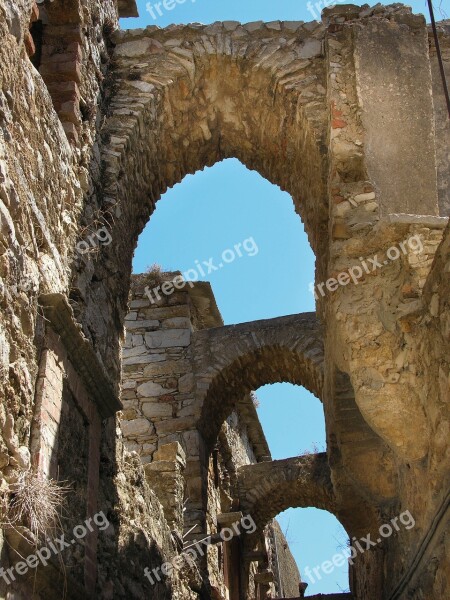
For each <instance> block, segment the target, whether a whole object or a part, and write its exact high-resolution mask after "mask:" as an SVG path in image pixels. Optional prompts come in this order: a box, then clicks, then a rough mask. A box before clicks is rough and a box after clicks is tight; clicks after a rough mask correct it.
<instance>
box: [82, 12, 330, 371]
mask: <svg viewBox="0 0 450 600" xmlns="http://www.w3.org/2000/svg"><path fill="white" fill-rule="evenodd" d="M324 36H325V28H324V27H323V25H321V24H318V23H309V24H302V23H288V22H286V23H280V24H275V25H274V24H272V25H270V24H269V25H267V26H266V25H263V24H258V26H257V27H255V26H253V25H247V26H242V25H239V24H237V23H234V24H230V23H216V24H214V25H210V26H199V25H195V24H194V25H188V26H171V27H168V28H167V29H164V30H160V29H159V28H155V27H150V28H147V29H145V30H137V31H123V32H118V33H117V35H116V38H115V43H116V47H115V54H114V57H113V61H114V69H113V73H112V75H113V77H114V78H115V86H116V92H115V94H114V95H113V97H112V98H111V101H110V104H109V116H108V117H107V118H106V119H105V122H104V125H103V128H102V132H101V139H102V145H101V147H100V151H101V155H100V156H99V159H100V161H101V162H100V165H98V166H97V167H96V169H97V171H98V174H99V177H100V178H101V182H102V185H103V193H102V197H101V198H100V199H98V198H97V201H98V206H97V208H98V209H99V210H100V211H103V212H105V213H109V214H111V213H112V218H111V228H110V229H111V231H110V232H111V236H112V239H113V243H111V244H109V245H107V246H104V247H101V248H100V250H101V256H100V257H99V258H98V260H96V261H85V262H84V263H83V262H82V261H79V264H78V265H77V268H76V273H75V279H74V282H73V288H74V289H76V290H78V291H77V294H78V297H75V298H74V300H75V301H77V302H78V301H79V298H80V297H81V298H82V299H83V302H82V303H79V304H80V305H81V304H82V305H85V306H87V307H90V306H97V305H99V304H102V305H103V306H105V305H109V308H108V309H107V311H105V312H104V314H103V315H102V318H101V319H99V318H98V316H97V315H95V314H93V312H94V311H90V310H89V309H88V310H87V311H86V312H85V313H84V315H83V316H82V320H83V321H84V325H85V329H86V330H87V331H91V330H92V331H93V332H94V335H95V337H96V342H97V343H98V345H99V351H100V353H101V354H102V355H105V356H106V357H107V360H108V361H109V363H110V364H109V365H108V368H111V369H113V370H117V371H118V363H117V355H118V340H115V339H114V338H113V336H111V335H110V332H111V331H112V330H113V328H117V325H118V324H119V327H120V324H121V323H122V322H123V319H124V316H125V313H126V301H127V296H128V291H129V284H130V282H129V275H130V273H131V261H132V255H133V251H134V248H135V246H136V244H137V239H138V235H139V234H140V232H141V231H142V229H143V228H144V226H145V225H146V223H147V222H148V219H149V218H150V216H151V214H152V212H153V210H154V208H155V204H156V202H157V200H158V199H159V198H160V197H161V195H162V194H164V192H165V191H166V190H167V189H168V188H169V187H172V186H173V185H175V184H176V183H178V182H180V181H181V180H182V179H183V178H184V177H185V176H186V175H187V174H190V173H194V172H196V171H198V170H201V169H203V168H205V167H206V166H212V165H213V164H215V163H216V162H218V161H221V160H223V159H225V158H231V157H235V158H237V159H238V160H239V161H240V162H242V163H243V164H244V165H245V166H246V167H248V168H249V169H252V170H256V171H258V172H259V173H260V174H261V175H262V176H263V177H265V178H266V179H268V180H269V181H270V182H272V183H274V184H276V185H279V186H280V187H281V188H282V189H283V190H286V191H288V192H289V193H290V194H291V196H292V198H293V201H294V206H295V210H296V211H297V212H298V213H299V214H301V217H302V220H303V221H304V223H305V228H306V231H307V233H308V237H309V240H310V243H311V246H312V247H313V250H314V251H315V253H316V254H317V255H319V256H321V257H322V258H321V259H320V260H319V262H318V269H320V268H322V269H324V262H325V258H326V252H325V248H326V243H327V242H326V240H327V236H328V212H327V193H326V179H327V172H328V168H327V157H328V153H327V144H326V140H327V130H328V117H327V103H326V65H325V58H324ZM212 201H213V199H212ZM95 202H96V200H95V197H94V194H93V197H92V201H91V202H90V203H89V210H90V211H93V210H94V209H95V206H94V205H93V203H95ZM80 263H81V264H80ZM106 280H107V282H108V283H107V284H106V285H105V284H104V282H105V281H106ZM91 283H93V285H90V284H91ZM105 294H106V296H107V298H105ZM105 300H107V302H105ZM82 310H83V309H81V311H82ZM111 325H113V327H112V326H111Z"/></svg>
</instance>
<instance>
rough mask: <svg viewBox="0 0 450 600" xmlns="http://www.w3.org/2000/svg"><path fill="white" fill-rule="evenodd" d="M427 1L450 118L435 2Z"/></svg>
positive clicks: (449, 97)
mask: <svg viewBox="0 0 450 600" xmlns="http://www.w3.org/2000/svg"><path fill="white" fill-rule="evenodd" d="M427 3H428V8H429V10H430V17H431V27H432V29H433V36H434V45H435V47H436V54H437V59H438V63H439V70H440V72H441V77H442V85H443V88H444V96H445V100H446V102H447V112H448V118H449V119H450V96H449V93H448V87H447V80H446V78H445V70H444V62H443V60H442V54H441V46H440V44H439V38H438V34H437V29H436V21H435V20H434V10H433V3H432V1H431V0H427Z"/></svg>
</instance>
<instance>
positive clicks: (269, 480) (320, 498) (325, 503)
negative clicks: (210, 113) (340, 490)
mask: <svg viewBox="0 0 450 600" xmlns="http://www.w3.org/2000/svg"><path fill="white" fill-rule="evenodd" d="M238 481H239V496H240V503H241V510H242V511H243V512H244V513H246V514H247V513H248V514H251V515H252V517H253V519H254V520H255V523H256V524H257V526H258V528H259V529H262V528H263V527H264V526H265V525H266V524H267V523H269V521H271V520H272V519H274V518H275V517H276V516H277V515H278V514H279V513H280V512H283V511H285V510H287V509H288V508H308V507H314V508H320V509H322V510H327V511H328V512H331V513H333V514H335V513H336V512H337V507H336V500H335V497H334V493H333V486H332V483H331V475H330V468H329V465H328V459H327V455H326V454H325V453H323V452H321V453H318V454H311V455H305V456H300V457H296V458H287V459H284V460H274V461H270V462H261V463H258V464H254V465H245V466H243V467H240V469H239V470H238Z"/></svg>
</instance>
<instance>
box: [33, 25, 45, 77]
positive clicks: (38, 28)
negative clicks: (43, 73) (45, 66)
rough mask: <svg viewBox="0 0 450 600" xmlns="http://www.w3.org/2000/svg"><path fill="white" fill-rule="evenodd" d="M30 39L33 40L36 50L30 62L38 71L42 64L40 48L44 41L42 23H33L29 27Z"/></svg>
mask: <svg viewBox="0 0 450 600" xmlns="http://www.w3.org/2000/svg"><path fill="white" fill-rule="evenodd" d="M30 33H31V37H32V38H33V42H34V46H35V48H36V51H35V53H34V54H33V56H32V57H31V58H30V60H31V62H32V63H33V65H34V66H35V68H36V69H38V70H39V67H40V66H41V62H42V46H43V40H44V23H43V22H42V21H40V20H39V21H35V22H34V23H33V24H32V25H31V27H30Z"/></svg>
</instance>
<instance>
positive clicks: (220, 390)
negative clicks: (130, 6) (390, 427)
mask: <svg viewBox="0 0 450 600" xmlns="http://www.w3.org/2000/svg"><path fill="white" fill-rule="evenodd" d="M194 345H195V351H194V353H195V356H196V379H197V385H198V396H197V397H198V400H199V403H200V405H201V410H202V413H201V419H200V422H199V429H200V431H201V432H202V435H203V437H204V439H205V441H206V442H207V445H211V444H213V443H214V441H215V439H216V438H217V435H218V432H219V430H220V427H221V425H222V423H223V422H224V421H225V419H226V418H227V417H228V416H229V415H230V414H231V412H232V411H233V409H234V407H235V405H236V403H237V402H238V401H239V400H240V399H241V398H243V397H244V396H245V395H246V394H248V393H249V392H251V391H253V390H256V389H258V388H260V387H261V386H263V385H266V384H271V383H281V382H288V383H292V384H294V385H301V386H303V387H305V388H306V389H307V390H308V391H310V392H311V393H312V394H314V395H315V396H317V397H318V398H319V399H320V398H321V397H322V388H323V341H322V330H321V325H320V323H319V322H318V320H317V319H316V316H315V314H314V313H302V314H299V315H290V316H287V317H279V318H276V319H267V320H263V321H254V322H250V323H242V324H240V325H234V326H227V327H222V328H217V329H209V330H203V331H200V332H198V333H196V334H195V336H194Z"/></svg>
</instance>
